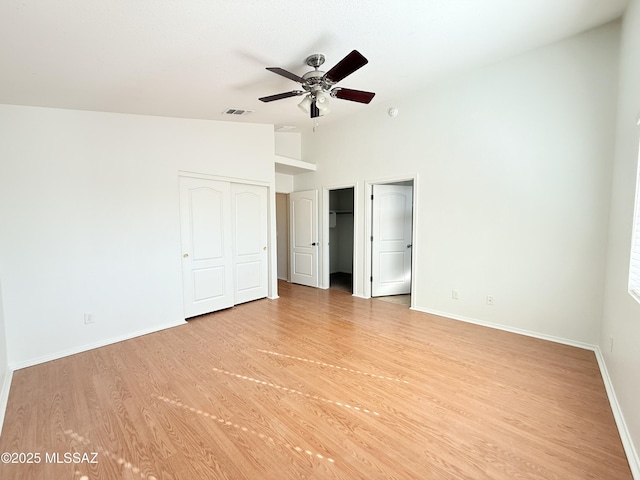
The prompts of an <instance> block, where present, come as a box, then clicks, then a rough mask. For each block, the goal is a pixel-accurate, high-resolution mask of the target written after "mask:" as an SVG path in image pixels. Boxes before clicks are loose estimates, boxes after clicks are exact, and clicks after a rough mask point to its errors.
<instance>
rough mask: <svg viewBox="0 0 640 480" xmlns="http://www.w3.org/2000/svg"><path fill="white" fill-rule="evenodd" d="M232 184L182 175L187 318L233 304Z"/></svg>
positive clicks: (184, 279)
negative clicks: (230, 187)
mask: <svg viewBox="0 0 640 480" xmlns="http://www.w3.org/2000/svg"><path fill="white" fill-rule="evenodd" d="M229 207H230V190H229V183H227V182H219V181H215V180H206V179H200V178H190V177H180V221H181V236H182V253H183V256H182V275H183V285H184V287H183V288H184V310H185V317H186V318H190V317H195V316H197V315H202V314H204V313H209V312H213V311H215V310H220V309H222V308H228V307H231V306H232V305H233V289H232V286H233V282H232V278H233V271H232V263H231V260H232V256H231V241H232V240H231V216H230V208H229Z"/></svg>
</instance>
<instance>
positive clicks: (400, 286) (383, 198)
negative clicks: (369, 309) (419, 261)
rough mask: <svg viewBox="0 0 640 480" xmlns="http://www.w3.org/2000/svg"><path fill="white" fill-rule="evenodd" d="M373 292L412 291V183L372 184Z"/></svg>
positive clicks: (389, 293)
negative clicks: (409, 184)
mask: <svg viewBox="0 0 640 480" xmlns="http://www.w3.org/2000/svg"><path fill="white" fill-rule="evenodd" d="M372 212H373V221H372V237H373V238H372V245H371V250H372V256H371V276H372V283H371V296H373V297H381V296H386V295H404V294H408V293H411V249H412V245H411V238H412V220H413V187H412V186H407V185H373V206H372Z"/></svg>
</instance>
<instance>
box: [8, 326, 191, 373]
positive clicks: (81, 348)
mask: <svg viewBox="0 0 640 480" xmlns="http://www.w3.org/2000/svg"><path fill="white" fill-rule="evenodd" d="M186 323H187V322H186V321H185V320H180V321H178V322H175V323H170V324H168V325H162V326H158V327H154V328H149V329H146V330H138V331H135V332H131V333H127V334H125V335H121V336H119V337H112V338H108V339H106V340H101V341H99V342H96V343H90V344H87V345H81V346H79V347H74V348H70V349H68V350H61V351H59V352H55V353H52V354H49V355H44V356H42V357H37V358H32V359H29V360H25V361H23V362H17V363H10V364H9V368H10V369H11V370H20V369H22V368H27V367H33V366H34V365H39V364H41V363H45V362H50V361H51V360H57V359H59V358H63V357H68V356H69V355H75V354H76V353H82V352H86V351H88V350H93V349H94V348H100V347H104V346H106V345H111V344H113V343H118V342H122V341H124V340H130V339H132V338H135V337H141V336H143V335H148V334H150V333H155V332H159V331H161V330H166V329H167V328H173V327H179V326H180V325H186Z"/></svg>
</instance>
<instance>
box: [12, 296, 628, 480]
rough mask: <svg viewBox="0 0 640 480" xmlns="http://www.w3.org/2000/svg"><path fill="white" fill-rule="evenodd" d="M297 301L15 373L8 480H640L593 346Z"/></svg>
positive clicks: (394, 309)
mask: <svg viewBox="0 0 640 480" xmlns="http://www.w3.org/2000/svg"><path fill="white" fill-rule="evenodd" d="M280 295H281V298H280V299H279V300H260V301H257V302H252V303H249V304H246V305H241V306H238V307H236V308H233V309H230V310H226V311H222V312H218V313H214V314H211V315H208V316H204V317H200V318H197V319H194V320H192V321H190V322H189V323H188V324H187V325H185V326H181V327H176V328H173V329H169V330H165V331H162V332H158V333H155V334H151V335H146V336H144V337H139V338H136V339H133V340H129V341H126V342H121V343H118V344H115V345H111V346H107V347H103V348H100V349H96V350H93V351H90V352H85V353H81V354H78V355H74V356H71V357H67V358H63V359H60V360H56V361H53V362H49V363H46V364H42V365H38V366H35V367H31V368H27V369H23V370H19V371H17V372H15V374H14V377H13V385H12V388H11V393H10V397H9V404H8V409H7V414H6V419H5V425H4V429H3V431H2V436H1V437H0V452H23V453H27V452H36V453H40V455H41V456H42V460H41V463H39V464H27V465H18V464H0V478H2V479H3V480H9V479H20V480H27V479H28V480H32V479H55V480H58V479H69V480H86V479H138V480H154V479H156V480H159V479H180V480H201V479H207V480H208V479H231V480H241V479H252V480H253V479H260V480H272V479H273V480H283V479H322V480H325V479H366V480H376V479H397V480H407V479H419V480H424V479H492V480H496V479H509V480H511V479H559V480H571V479H580V480H584V479H608V480H611V479H631V473H630V470H629V467H628V464H627V461H626V459H625V456H624V453H623V449H622V446H621V442H620V438H619V436H618V433H617V430H616V427H615V424H614V419H613V416H612V413H611V409H610V407H609V404H608V401H607V397H606V395H605V390H604V386H603V382H602V378H601V376H600V374H599V371H598V367H597V363H596V359H595V357H594V354H593V352H590V351H585V350H581V349H578V348H573V347H569V346H564V345H558V344H554V343H550V342H545V341H541V340H537V339H532V338H528V337H523V336H518V335H514V334H510V333H506V332H501V331H497V330H491V329H486V328H483V327H479V326H476V325H471V324H465V323H461V322H457V321H452V320H447V319H444V318H441V317H435V316H430V315H426V314H423V313H418V312H414V311H411V310H408V309H407V308H406V307H405V306H402V305H395V304H393V303H386V302H379V301H367V300H362V299H358V298H354V297H352V296H351V295H350V294H348V293H345V292H341V291H336V290H319V289H312V288H307V287H301V286H295V285H290V284H287V283H281V284H280ZM54 452H57V453H59V454H60V455H61V456H60V461H61V462H64V453H65V452H77V454H79V455H82V454H87V456H86V457H85V458H84V460H85V462H84V463H79V464H65V463H45V454H49V460H51V459H52V458H51V454H52V453H54ZM92 452H96V453H97V458H96V459H97V461H98V463H97V464H92V463H86V461H87V460H91V458H90V457H91V456H92ZM71 458H73V457H71ZM81 459H82V458H81Z"/></svg>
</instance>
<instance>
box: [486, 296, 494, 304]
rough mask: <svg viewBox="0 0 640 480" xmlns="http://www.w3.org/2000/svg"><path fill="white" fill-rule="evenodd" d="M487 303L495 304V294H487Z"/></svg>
mask: <svg viewBox="0 0 640 480" xmlns="http://www.w3.org/2000/svg"><path fill="white" fill-rule="evenodd" d="M487 305H493V295H487Z"/></svg>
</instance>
